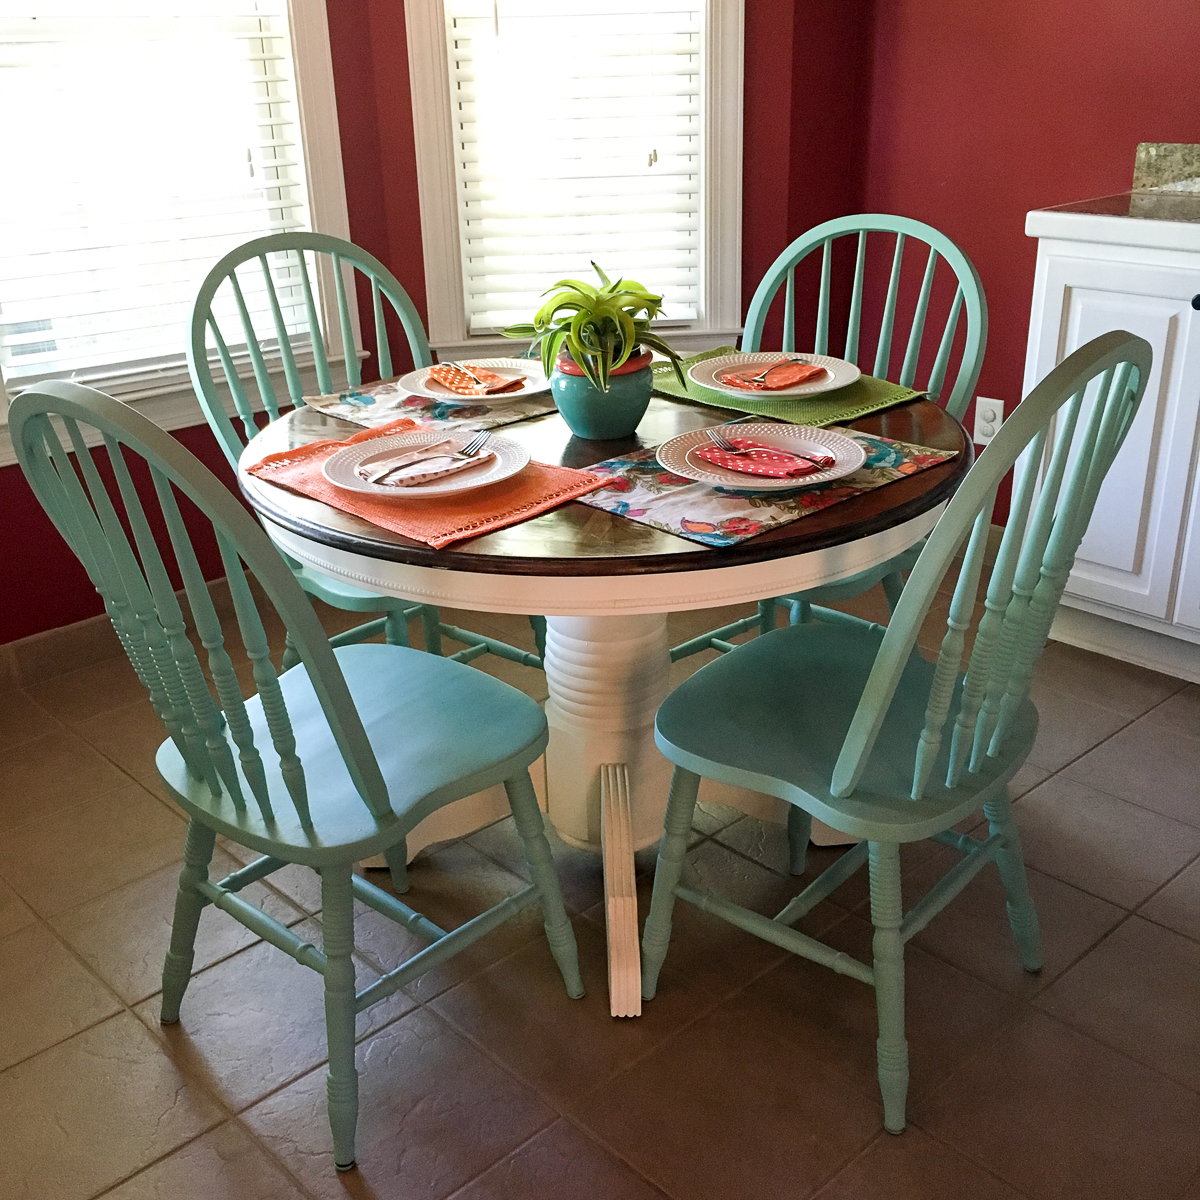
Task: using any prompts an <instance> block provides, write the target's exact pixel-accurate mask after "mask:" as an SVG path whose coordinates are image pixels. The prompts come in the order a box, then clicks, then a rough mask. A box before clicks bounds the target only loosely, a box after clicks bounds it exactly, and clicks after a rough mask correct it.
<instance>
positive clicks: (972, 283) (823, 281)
mask: <svg viewBox="0 0 1200 1200" xmlns="http://www.w3.org/2000/svg"><path fill="white" fill-rule="evenodd" d="M870 234H893V235H895V243H894V248H893V251H892V256H891V263H890V266H889V268H888V276H887V280H888V281H887V289H886V293H885V296H884V299H883V305H882V309H881V312H880V314H879V320H878V334H877V338H876V342H875V358H874V363H873V365H870V364H868V363H865V362H862V361H860V359H861V358H862V356H863V353H864V351H863V345H862V343H863V338H862V332H863V323H864V317H865V316H867V315H868V314H867V313H866V308H867V304H866V303H865V291H866V281H867V270H868V254H867V245H868V235H870ZM851 236H856V238H857V246H856V252H855V259H854V273H853V278H852V282H851V285H850V295H849V300H848V306H847V312H846V314H845V316H846V337H845V343H844V349H843V353H842V357H843V358H846V359H848V360H849V361H851V362H854V363H856V364H857V365H859V366H860V367H862V368H863V369H864V370H867V369H868V367H869V369H870V372H871V374H873V375H876V376H878V377H880V378H886V379H892V378H894V379H895V380H896V382H898V383H901V384H903V385H904V386H905V387H917V388H918V389H920V390H924V391H925V392H927V393H928V395H929V396H930V398H931V399H934V400H939V402H940V397H941V394H942V391H943V387H944V384H945V381H946V376H947V373H948V370H949V367H950V362H951V359H952V358H953V352H954V346H955V343H956V340H957V337H958V333H957V331H958V326H959V322H960V318H961V316H962V315H963V313H964V312H965V316H966V332H965V334H964V335H963V338H962V349H961V357H960V358H959V366H958V371H957V373H956V374H955V376H954V382H953V385H952V386H951V388H950V391H949V394H948V395H947V396H946V397H945V400H944V402H943V406H944V407H945V409H946V410H947V412H949V413H950V414H951V415H952V416H954V417H955V418H956V419H958V420H961V419H962V416H963V413H964V412H965V411H966V408H967V405H968V403H969V402H970V399H971V395H972V392H973V390H974V388H975V383H976V381H977V380H978V378H979V371H980V368H981V367H982V365H983V353H984V349H985V347H986V345H987V301H986V299H985V298H984V294H983V285H982V283H981V282H980V279H979V274H978V272H977V271H976V270H975V267H974V265H973V264H972V263H971V260H970V259H969V258H968V257H967V256H966V254H965V253H964V252H963V251H962V250H961V249H960V248H959V247H958V246H957V245H956V244H955V243H954V242H953V241H952V240H951V239H950V238H948V237H947V236H946V235H945V234H944V233H942V232H940V231H939V230H937V229H934V228H933V226H932V225H926V224H925V223H924V222H922V221H916V220H913V219H912V218H910V217H898V216H892V215H889V214H885V213H862V214H858V215H855V216H848V217H838V218H836V219H835V220H832V221H826V222H824V224H821V225H817V226H814V227H813V228H812V229H810V230H808V232H807V233H804V234H802V235H801V236H800V237H798V238H797V239H796V240H795V241H794V242H792V244H791V245H790V246H788V247H787V249H786V250H784V251H783V253H782V254H780V255H779V257H778V258H777V259H776V260H775V261H774V262H773V263H772V264H771V266H770V267H769V268H768V270H767V272H766V274H765V275H764V276H763V278H762V281H761V282H760V283H759V285H758V288H757V289H756V291H755V293H754V297H753V299H752V300H751V301H750V307H749V310H748V311H747V313H746V327H745V332H744V333H743V335H742V347H743V349H745V350H758V349H760V348H761V345H762V337H763V329H764V326H765V324H766V320H767V314H768V311H769V310H770V308H771V305H772V303H773V301H774V300H775V297H776V295H777V294H778V292H779V290H780V288H783V289H784V312H783V347H782V348H783V349H784V350H785V351H791V350H795V349H796V348H797V347H796V319H797V302H796V267H797V265H798V264H799V263H801V262H802V261H803V260H804V259H806V258H807V257H808V256H809V255H810V254H812V253H813V252H814V251H816V250H818V249H820V250H821V278H820V285H819V290H818V296H817V312H816V331H815V336H814V341H813V347H812V348H813V350H814V351H815V352H816V353H817V354H829V353H832V351H831V350H830V349H829V345H830V335H831V324H833V320H832V317H833V309H834V279H835V271H834V264H833V254H834V250H833V247H834V243H835V242H836V241H837V240H838V239H839V238H845V237H851ZM873 240H878V239H873ZM911 241H917V242H920V243H922V244H924V245H925V246H926V247H928V254H927V256H926V258H925V262H924V266H923V269H922V274H921V276H920V285H919V287H917V288H916V289H915V295H913V294H912V293H913V291H914V289H913V288H912V287H908V288H905V287H904V286H902V282H903V280H902V277H903V274H904V272H903V267H904V253H905V248H906V245H907V243H909V242H911ZM940 262H941V263H945V264H946V266H947V267H948V268H949V270H950V272H951V274H952V275H953V277H954V280H955V290H954V292H953V297H952V299H950V300H949V302H948V305H946V308H947V314H946V318H945V321H944V323H943V325H942V328H941V333H940V336H939V337H938V338H937V340H936V342H934V340H933V339H932V338H927V337H926V329H927V326H928V325H929V316H930V310H931V308H938V307H939V300H938V298H937V297H935V291H937V290H938V289H937V288H936V287H935V284H936V279H937V276H938V264H939V263H940ZM913 282H914V283H915V277H914V279H913ZM943 290H944V289H943ZM910 299H911V305H910V304H909V300H910ZM901 313H906V314H908V315H909V316H910V318H911V319H910V320H909V322H908V335H907V339H906V340H905V341H904V353H903V359H902V361H901V363H900V365H899V367H898V370H897V372H896V373H895V374H894V375H893V374H892V373H891V359H892V357H893V345H894V339H895V335H896V332H897V325H898V316H899V315H900V314H901ZM934 347H936V349H935V348H934ZM800 349H802V350H806V349H808V347H807V345H803V346H801V347H800ZM922 366H924V367H925V368H926V371H925V380H924V384H923V386H922V384H920V383H919V382H918V377H919V375H920V373H921V369H922Z"/></svg>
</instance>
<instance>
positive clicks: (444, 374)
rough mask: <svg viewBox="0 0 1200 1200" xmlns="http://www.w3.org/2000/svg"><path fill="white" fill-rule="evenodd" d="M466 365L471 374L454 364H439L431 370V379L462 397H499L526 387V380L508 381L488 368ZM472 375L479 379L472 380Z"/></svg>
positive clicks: (471, 364)
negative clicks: (501, 394) (503, 393)
mask: <svg viewBox="0 0 1200 1200" xmlns="http://www.w3.org/2000/svg"><path fill="white" fill-rule="evenodd" d="M466 365H467V366H468V367H470V368H471V370H470V372H467V371H464V370H463V369H462V367H458V366H455V365H454V364H453V363H439V364H438V365H437V366H436V367H430V368H429V378H430V379H436V380H437V381H438V383H440V384H441V385H442V387H446V388H449V389H450V390H451V391H452V392H457V393H458V394H459V395H460V396H498V395H500V393H501V392H519V391H520V390H521V389H522V388H523V387H524V386H525V380H524V379H507V378H505V376H503V375H497V374H496V372H495V371H489V370H488V369H487V368H486V367H477V366H475V365H474V364H473V363H467V364H466ZM471 375H475V376H477V377H478V378H477V379H472V378H471ZM480 381H482V382H480Z"/></svg>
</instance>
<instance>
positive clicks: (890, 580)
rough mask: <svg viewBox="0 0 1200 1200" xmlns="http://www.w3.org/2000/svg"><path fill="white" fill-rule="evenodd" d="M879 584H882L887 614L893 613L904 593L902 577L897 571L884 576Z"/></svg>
mask: <svg viewBox="0 0 1200 1200" xmlns="http://www.w3.org/2000/svg"><path fill="white" fill-rule="evenodd" d="M880 583H882V584H883V594H884V595H885V596H886V597H887V606H888V612H895V611H896V605H897V604H899V603H900V596H901V594H902V593H903V591H904V576H903V575H901V574H900V572H899V571H893V572H892V573H891V574H890V575H885V576H884V577H883V578H882V579H881V580H880Z"/></svg>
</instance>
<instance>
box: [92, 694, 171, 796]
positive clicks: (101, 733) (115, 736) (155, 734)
mask: <svg viewBox="0 0 1200 1200" xmlns="http://www.w3.org/2000/svg"><path fill="white" fill-rule="evenodd" d="M74 728H75V732H76V733H77V734H79V736H80V737H81V738H83V739H84V741H86V742H87V743H88V744H89V745H90V746H94V747H95V748H96V749H97V750H99V751H100V753H101V754H103V755H104V757H105V758H109V759H112V761H113V762H114V763H116V764H117V766H118V767H120V768H121V770H123V771H126V772H128V773H129V774H130V775H132V776H133V777H134V779H136V780H137V781H138V782H139V783H142V784H145V785H146V786H147V787H153V788H154V789H155V790H157V789H158V788H160V787H161V782H160V780H159V777H158V769H157V768H156V767H155V765H154V756H155V754H157V753H158V748H159V746H161V745H162V744H163V742H165V741H166V740H167V731H166V730H165V729H164V728H163V724H162V722H161V721H160V720H159V719H158V715H157V714H156V713H155V711H154V708H153V706H152V705H151V704H150V701H149V700H146V699H144V698H143V699H140V700H135V701H134V702H133V703H132V704H124V705H122V706H121V707H120V708H114V709H113V710H112V711H111V712H104V713H100V714H99V715H98V716H95V717H90V718H88V719H87V720H85V721H80V722H78V724H76V725H75V727H74Z"/></svg>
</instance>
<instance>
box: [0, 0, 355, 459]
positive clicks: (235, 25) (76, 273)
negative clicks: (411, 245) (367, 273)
mask: <svg viewBox="0 0 1200 1200" xmlns="http://www.w3.org/2000/svg"><path fill="white" fill-rule="evenodd" d="M15 7H16V6H15V5H13V6H6V14H5V15H2V16H0V65H2V66H3V67H4V68H5V69H4V70H0V107H2V110H3V111H4V112H5V113H7V114H9V120H8V121H7V122H6V128H5V146H4V154H5V161H6V175H7V177H8V180H9V183H8V186H6V187H5V188H4V189H3V191H2V192H0V230H2V231H3V232H2V233H0V375H2V377H3V378H4V379H5V380H6V381H7V383H8V386H9V389H10V390H14V387H15V388H19V387H20V386H22V385H24V384H27V383H30V382H32V381H35V380H37V379H41V378H46V377H48V376H50V377H62V378H73V379H78V380H81V381H84V382H88V383H93V384H95V385H96V386H98V387H101V388H103V389H104V390H106V391H109V392H111V393H112V394H114V395H118V396H120V397H121V398H123V399H130V398H135V397H144V396H151V395H154V396H165V397H170V398H172V399H173V401H174V402H175V405H174V410H173V411H172V412H163V411H161V406H160V411H155V412H154V413H153V414H152V415H153V416H154V419H156V420H159V421H160V423H162V424H165V425H166V426H167V427H175V428H177V427H179V426H181V425H185V424H195V423H196V421H197V420H198V419H199V413H198V410H197V408H196V405H195V401H194V398H193V397H192V396H191V389H190V386H189V385H188V383H187V370H186V366H185V365H184V355H183V349H184V344H185V341H186V328H187V319H188V314H189V311H190V308H191V303H192V300H193V298H194V296H195V293H196V290H197V288H198V287H199V284H200V282H201V280H202V279H203V278H204V275H205V274H206V273H207V271H208V269H209V268H210V267H211V266H212V264H213V263H214V262H215V261H216V260H217V259H218V258H219V257H220V256H221V255H222V254H224V253H226V252H227V251H228V250H230V249H232V248H233V247H234V246H237V245H238V244H240V243H241V242H244V241H247V240H249V239H250V238H253V237H257V236H262V235H265V234H268V233H275V232H282V231H286V230H292V229H305V228H313V227H315V228H320V229H322V230H323V231H325V232H329V233H334V234H338V235H340V236H346V216H345V199H344V194H343V191H342V184H341V158H340V150H339V149H338V146H337V128H336V118H335V117H334V116H333V112H334V106H333V102H332V70H331V68H330V66H329V61H328V59H329V51H328V34H327V31H326V29H325V16H324V5H323V4H320V3H317V2H316V0H293V3H292V4H289V3H288V0H189V3H187V4H182V3H180V4H175V5H171V4H168V3H166V2H165V0H157V2H156V0H117V2H114V3H109V4H106V5H104V6H99V5H95V4H82V3H79V2H77V0H76V2H75V3H71V2H70V0H39V2H38V3H37V4H36V5H35V4H28V5H27V6H25V11H24V13H20V14H19V15H16V16H13V15H8V14H11V13H12V12H13V9H14V8H15ZM101 9H102V15H99V14H100V12H101ZM16 114H20V116H19V117H17V116H16ZM280 282H281V283H282V282H285V281H283V280H282V279H281V281H280ZM257 300H258V297H255V296H253V295H248V296H247V301H248V302H249V304H250V305H251V307H252V308H253V307H254V305H255V303H256V301H257ZM5 457H6V458H7V456H5ZM7 461H11V458H7Z"/></svg>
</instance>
